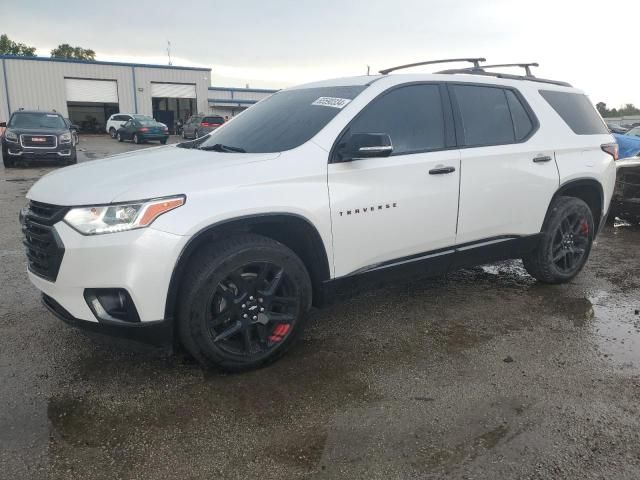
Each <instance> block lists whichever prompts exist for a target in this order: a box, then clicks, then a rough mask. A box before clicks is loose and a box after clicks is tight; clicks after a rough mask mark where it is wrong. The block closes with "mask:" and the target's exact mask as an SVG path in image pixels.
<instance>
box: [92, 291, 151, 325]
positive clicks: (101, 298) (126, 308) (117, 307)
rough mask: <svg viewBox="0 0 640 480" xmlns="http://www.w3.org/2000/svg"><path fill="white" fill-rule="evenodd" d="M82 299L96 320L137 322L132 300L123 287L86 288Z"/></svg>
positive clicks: (137, 318)
mask: <svg viewBox="0 0 640 480" xmlns="http://www.w3.org/2000/svg"><path fill="white" fill-rule="evenodd" d="M84 299H85V300H86V301H87V304H88V305H89V308H90V309H91V311H92V312H93V314H94V315H95V316H96V318H97V319H98V320H103V321H107V322H109V321H111V322H127V323H134V322H139V321H140V317H139V316H138V311H137V310H136V306H135V305H134V304H133V300H132V299H131V296H130V295H129V292H127V291H126V290H125V289H123V288H87V289H86V290H85V291H84Z"/></svg>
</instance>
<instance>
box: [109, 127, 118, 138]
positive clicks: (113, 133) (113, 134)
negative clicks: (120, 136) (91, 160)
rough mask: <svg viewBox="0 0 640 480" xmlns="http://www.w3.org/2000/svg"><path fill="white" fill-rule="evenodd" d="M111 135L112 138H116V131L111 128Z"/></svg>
mask: <svg viewBox="0 0 640 480" xmlns="http://www.w3.org/2000/svg"><path fill="white" fill-rule="evenodd" d="M109 135H110V136H111V138H116V129H115V128H113V127H111V128H110V129H109Z"/></svg>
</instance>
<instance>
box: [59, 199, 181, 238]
mask: <svg viewBox="0 0 640 480" xmlns="http://www.w3.org/2000/svg"><path fill="white" fill-rule="evenodd" d="M185 200H186V197H185V196H184V195H179V196H175V197H166V198H158V199H155V200H149V201H146V202H134V203H127V204H118V205H98V206H95V207H80V208H73V209H71V210H69V212H68V213H67V214H66V215H65V216H64V221H65V222H66V223H67V224H68V225H70V226H71V227H72V228H73V229H75V230H77V231H78V232H80V233H82V234H83V235H100V234H103V233H115V232H124V231H126V230H134V229H136V228H144V227H148V226H149V225H151V224H152V223H153V221H154V220H155V219H156V218H158V217H159V216H160V215H162V214H163V213H167V212H168V211H170V210H173V209H174V208H178V207H180V206H182V205H184V202H185Z"/></svg>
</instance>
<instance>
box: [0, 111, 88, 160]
mask: <svg viewBox="0 0 640 480" xmlns="http://www.w3.org/2000/svg"><path fill="white" fill-rule="evenodd" d="M0 127H6V130H5V132H4V134H3V135H2V162H3V163H4V166H5V167H6V168H11V167H13V166H15V162H16V161H17V160H44V161H55V162H62V163H65V164H72V163H77V162H78V158H77V155H76V142H75V141H74V135H73V133H72V131H71V126H70V125H69V124H68V123H67V122H66V121H65V119H64V118H63V117H62V115H60V114H59V113H57V112H53V111H52V112H43V111H28V110H18V111H17V112H13V114H12V115H11V117H10V118H9V122H7V123H5V122H1V123H0Z"/></svg>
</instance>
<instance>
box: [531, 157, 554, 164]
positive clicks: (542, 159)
mask: <svg viewBox="0 0 640 480" xmlns="http://www.w3.org/2000/svg"><path fill="white" fill-rule="evenodd" d="M550 161H551V157H550V156H549V155H539V156H537V157H536V158H534V159H533V162H534V163H546V162H550Z"/></svg>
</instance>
